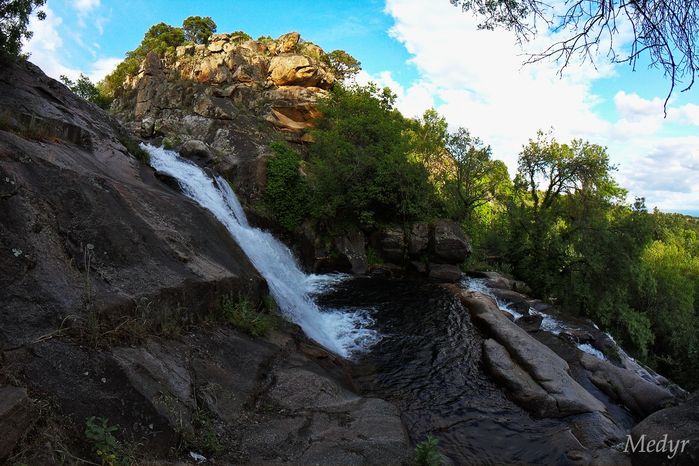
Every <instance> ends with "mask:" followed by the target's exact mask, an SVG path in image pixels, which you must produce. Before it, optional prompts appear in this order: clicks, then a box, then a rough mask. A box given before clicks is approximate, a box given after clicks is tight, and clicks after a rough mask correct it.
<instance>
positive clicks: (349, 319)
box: [142, 144, 380, 357]
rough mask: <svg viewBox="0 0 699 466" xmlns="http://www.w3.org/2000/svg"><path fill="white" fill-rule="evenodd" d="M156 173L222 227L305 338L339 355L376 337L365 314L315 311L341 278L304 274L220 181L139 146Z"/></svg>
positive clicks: (166, 154) (156, 150) (182, 161)
mask: <svg viewBox="0 0 699 466" xmlns="http://www.w3.org/2000/svg"><path fill="white" fill-rule="evenodd" d="M142 147H143V148H144V149H145V150H146V151H148V153H149V154H150V164H151V166H152V167H153V168H155V169H156V170H158V171H160V172H163V173H166V174H168V175H170V176H172V177H174V178H175V179H176V180H177V182H178V183H179V185H180V187H181V189H182V191H183V192H184V194H185V195H186V196H188V197H190V198H191V199H193V200H194V201H196V202H197V203H198V204H199V205H201V206H202V207H204V208H205V209H207V210H209V211H210V212H211V213H212V214H214V216H215V217H216V218H217V219H218V220H219V221H220V222H221V223H222V224H223V225H224V226H225V227H226V229H227V230H228V231H229V232H230V234H231V236H232V237H233V238H234V239H235V240H236V242H237V243H238V245H239V246H240V248H241V249H242V250H243V251H244V252H245V254H246V255H247V256H248V258H249V259H250V262H252V264H253V265H254V266H255V268H256V269H257V271H258V272H259V273H260V275H262V276H263V277H264V278H265V280H267V284H268V286H269V290H270V292H271V294H272V296H273V297H274V300H275V301H276V302H277V304H278V305H279V308H280V310H281V312H282V313H283V314H284V316H285V317H287V318H288V319H289V320H291V321H292V322H294V323H296V324H298V325H300V326H301V328H302V329H303V331H304V332H305V333H306V335H308V336H309V337H310V338H312V339H313V340H315V341H316V342H318V343H320V344H321V345H323V346H324V347H325V348H327V349H329V350H330V351H333V352H334V353H337V354H339V355H340V356H343V357H349V356H351V355H352V354H353V353H355V352H361V351H364V350H366V349H368V348H369V347H370V346H371V345H372V344H374V343H375V342H376V341H378V339H379V338H380V336H379V335H378V333H377V332H375V331H374V330H371V329H370V328H369V326H370V325H371V324H372V323H373V321H372V319H371V317H370V316H369V314H368V312H367V311H366V310H351V309H321V308H320V307H319V306H318V305H316V303H315V302H313V299H312V298H311V295H312V294H314V293H317V292H319V291H321V290H322V289H323V288H324V287H327V286H331V285H332V284H333V283H335V282H337V281H338V280H341V279H342V277H341V276H338V275H306V274H305V273H303V271H301V269H300V268H299V266H298V264H297V263H296V260H295V259H294V256H293V254H292V253H291V251H290V250H289V248H287V247H286V246H285V245H284V244H283V243H281V242H280V241H279V240H277V239H276V238H275V237H274V236H272V235H271V234H270V233H269V232H266V231H263V230H260V229H259V228H254V227H251V226H250V224H249V223H248V220H247V218H246V217H245V213H244V212H243V209H242V207H241V205H240V202H238V198H237V197H236V195H235V193H234V192H233V190H232V189H231V187H230V186H229V185H228V182H226V180H224V179H222V178H221V177H219V176H213V177H212V176H209V175H208V174H207V173H205V172H204V171H203V170H202V169H201V168H199V167H198V166H197V165H195V164H194V163H192V162H190V161H189V160H186V159H183V158H181V157H180V156H179V155H178V154H177V153H176V152H174V151H170V150H165V149H162V148H158V147H153V146H150V145H147V144H142Z"/></svg>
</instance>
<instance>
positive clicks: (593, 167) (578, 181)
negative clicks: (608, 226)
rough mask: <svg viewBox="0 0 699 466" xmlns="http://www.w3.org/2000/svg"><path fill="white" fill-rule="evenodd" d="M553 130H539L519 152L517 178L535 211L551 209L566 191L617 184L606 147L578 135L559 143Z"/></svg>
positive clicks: (592, 189)
mask: <svg viewBox="0 0 699 466" xmlns="http://www.w3.org/2000/svg"><path fill="white" fill-rule="evenodd" d="M549 138H550V134H544V133H543V132H542V131H539V132H538V133H537V138H536V140H532V139H530V140H529V144H528V145H527V146H525V147H524V149H523V150H522V152H521V153H520V156H519V161H518V172H517V182H518V183H519V185H520V187H521V188H524V189H525V190H526V191H527V192H528V194H529V196H530V199H531V201H532V203H533V208H534V211H535V212H536V211H539V210H541V209H548V208H550V207H552V205H553V204H554V203H555V202H556V201H557V200H558V199H559V198H560V196H561V195H563V194H573V193H575V192H593V191H594V192H599V191H601V190H603V189H607V188H611V187H612V186H615V185H614V182H613V180H612V179H611V176H610V171H612V170H615V167H614V166H612V165H610V164H609V156H608V155H607V152H606V149H605V148H604V147H601V146H598V145H597V144H590V143H588V142H584V141H582V140H580V139H574V140H573V141H572V142H571V143H570V144H559V143H558V142H557V141H556V139H555V138H551V139H549Z"/></svg>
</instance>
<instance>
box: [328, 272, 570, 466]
mask: <svg viewBox="0 0 699 466" xmlns="http://www.w3.org/2000/svg"><path fill="white" fill-rule="evenodd" d="M318 299H319V302H320V303H321V305H325V306H332V307H339V308H342V307H347V306H359V307H362V308H365V309H371V310H372V315H373V318H374V320H375V324H374V325H375V326H376V329H377V330H378V331H379V332H380V333H381V334H382V335H383V338H382V339H381V341H379V342H378V343H376V345H374V346H373V347H372V348H371V349H370V350H369V351H368V352H366V353H364V354H363V355H360V356H359V357H358V358H357V359H356V361H355V362H354V364H353V379H354V380H355V382H356V384H357V385H358V386H359V387H360V389H361V390H362V392H363V394H364V395H366V396H376V397H380V398H384V399H387V400H391V401H393V402H394V403H396V404H397V405H398V407H399V408H400V410H401V414H402V419H403V421H404V422H405V424H406V427H407V429H408V432H409V434H410V436H411V438H412V440H413V441H414V442H415V443H417V442H420V441H422V440H424V439H425V438H426V436H427V435H434V436H435V437H437V438H438V439H439V449H440V451H441V452H442V453H443V454H445V455H446V456H447V457H448V458H449V459H450V460H451V461H452V462H453V463H455V464H568V463H569V460H567V459H566V457H565V450H566V449H567V448H568V447H569V437H568V436H567V434H566V430H567V425H565V424H564V423H563V422H562V421H560V420H555V419H534V418H532V417H531V416H530V415H529V414H528V413H527V412H526V411H524V410H523V409H521V408H520V407H519V406H517V405H516V404H515V403H513V402H512V401H510V400H509V399H508V398H507V396H506V395H505V394H504V392H503V390H502V389H501V388H500V387H499V386H498V385H497V384H496V383H495V382H494V381H493V380H492V379H491V378H490V377H489V376H488V375H487V374H486V373H485V372H484V370H483V367H482V365H481V363H480V361H481V359H482V358H481V348H482V343H483V338H482V337H481V336H480V335H479V334H478V332H477V331H476V329H475V328H474V326H473V325H472V323H471V320H470V316H469V313H468V311H467V310H465V309H464V308H463V306H462V305H461V303H460V302H459V301H458V300H457V299H455V297H454V296H453V295H452V294H451V293H450V292H448V291H446V290H444V289H443V288H441V287H440V286H438V285H436V284H431V283H428V282H424V281H409V280H387V279H380V278H355V279H353V280H350V281H347V282H344V283H340V284H338V285H337V286H336V287H335V289H334V290H333V291H331V292H330V293H327V294H325V295H323V296H320V297H319V298H318Z"/></svg>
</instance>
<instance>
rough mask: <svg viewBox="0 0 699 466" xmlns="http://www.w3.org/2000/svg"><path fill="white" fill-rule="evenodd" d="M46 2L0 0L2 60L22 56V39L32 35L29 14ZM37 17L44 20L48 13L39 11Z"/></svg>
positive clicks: (0, 47) (36, 0) (38, 0)
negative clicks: (28, 25)
mask: <svg viewBox="0 0 699 466" xmlns="http://www.w3.org/2000/svg"><path fill="white" fill-rule="evenodd" d="M45 3H46V0H0V62H7V61H12V60H14V59H16V58H17V57H19V56H20V50H21V48H22V40H23V39H30V38H31V37H32V32H31V31H29V30H28V29H27V24H28V23H29V16H30V15H31V13H32V11H34V10H35V9H36V8H40V7H42V6H44V4H45ZM37 17H38V18H39V19H40V20H43V19H45V18H46V13H44V12H43V11H39V12H37Z"/></svg>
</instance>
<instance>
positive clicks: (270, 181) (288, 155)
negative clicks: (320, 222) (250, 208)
mask: <svg viewBox="0 0 699 466" xmlns="http://www.w3.org/2000/svg"><path fill="white" fill-rule="evenodd" d="M271 148H272V151H273V152H274V155H272V157H271V158H270V159H269V162H268V163H267V189H266V191H265V203H266V204H267V206H268V207H269V209H270V210H271V211H272V214H273V215H274V217H275V218H276V219H277V221H278V222H279V223H280V224H281V225H282V226H283V227H284V228H286V229H287V230H289V231H292V230H295V229H296V228H298V227H299V226H300V225H301V223H303V221H304V219H305V218H306V216H307V215H308V200H309V195H308V185H307V183H306V179H305V177H304V176H303V175H302V174H301V171H300V166H301V158H300V156H299V154H298V153H297V152H296V151H294V150H293V149H291V148H290V147H289V146H288V145H287V144H286V143H283V142H274V143H272V145H271Z"/></svg>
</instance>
